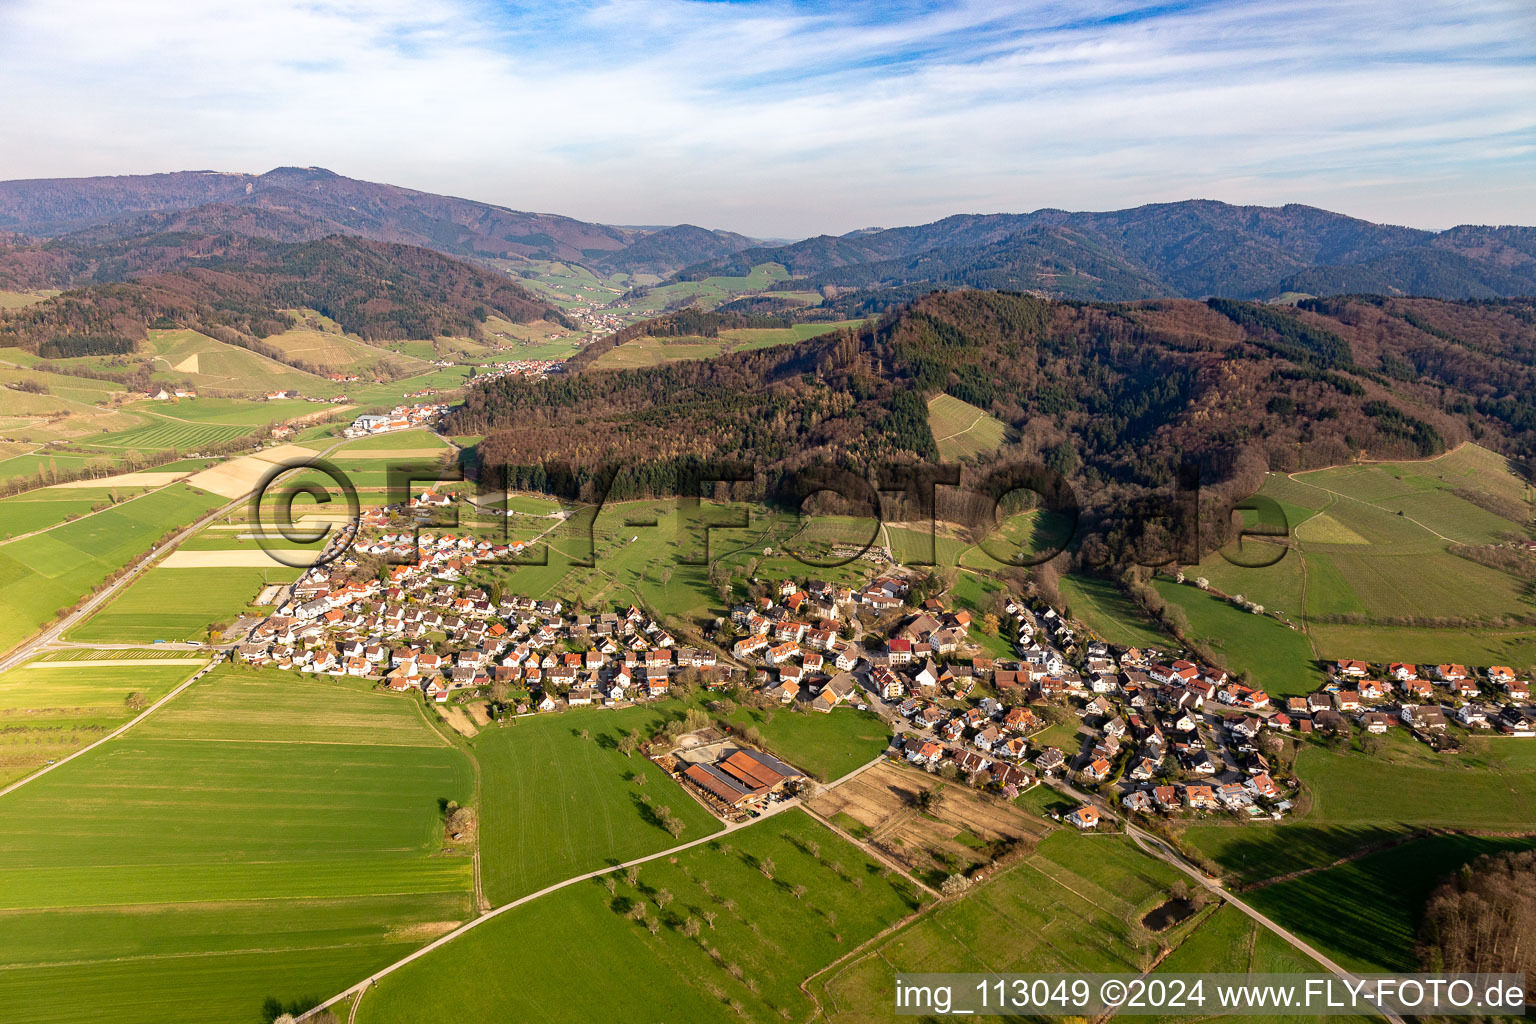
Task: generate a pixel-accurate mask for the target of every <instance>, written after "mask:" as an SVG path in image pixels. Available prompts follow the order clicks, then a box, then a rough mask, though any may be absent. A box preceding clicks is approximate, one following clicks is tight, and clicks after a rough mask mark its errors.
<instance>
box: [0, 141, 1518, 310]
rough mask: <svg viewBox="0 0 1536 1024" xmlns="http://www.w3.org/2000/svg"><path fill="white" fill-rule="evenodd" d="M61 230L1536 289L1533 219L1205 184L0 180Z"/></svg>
mask: <svg viewBox="0 0 1536 1024" xmlns="http://www.w3.org/2000/svg"><path fill="white" fill-rule="evenodd" d="M7 233H17V234H21V235H25V236H30V237H32V238H35V239H51V240H54V241H55V244H56V245H62V246H64V247H76V246H101V245H104V244H111V243H121V242H125V241H132V240H134V239H140V238H148V237H151V236H160V235H166V234H179V233H188V234H194V235H202V236H208V235H218V234H235V235H245V236H251V237H263V238H270V239H273V240H276V241H280V242H308V241H314V240H316V239H319V238H322V237H325V236H328V235H333V234H344V235H356V236H361V237H363V238H367V239H372V240H375V241H382V242H392V243H400V244H406V245H414V246H421V247H424V248H429V249H434V250H436V251H438V252H440V253H444V254H447V255H450V256H457V257H462V258H469V259H475V260H479V261H481V262H497V261H502V260H519V259H556V260H565V261H571V262H578V263H583V264H585V265H587V266H589V267H591V268H593V269H595V270H598V271H602V272H616V271H623V272H629V273H643V274H654V275H657V276H659V277H667V276H668V275H672V276H673V278H674V279H679V280H682V279H699V278H703V277H707V276H711V275H727V276H739V275H742V274H744V273H745V272H746V271H747V270H748V269H750V268H751V267H753V266H755V265H758V264H762V263H770V262H771V263H781V264H783V265H784V266H785V267H786V268H787V269H788V270H789V271H790V274H791V275H792V277H791V279H790V280H789V281H785V282H781V283H779V284H778V285H776V286H775V287H776V288H778V289H782V290H795V291H803V290H806V289H820V290H822V291H823V292H824V294H828V295H837V294H845V293H848V292H861V293H864V292H871V291H875V292H879V291H885V290H889V289H896V291H894V292H892V293H891V295H892V297H893V298H894V297H901V298H903V299H904V298H906V297H910V296H911V295H913V294H915V293H921V292H922V291H923V290H926V289H927V287H928V286H936V287H973V288H985V289H1006V290H1018V291H1030V292H1037V293H1040V294H1042V295H1046V296H1050V297H1053V298H1066V299H1087V300H1097V301H1129V300H1135V299H1146V298H1166V297H1186V298H1203V297H1207V296H1225V297H1233V298H1257V299H1268V298H1274V297H1276V296H1279V295H1282V294H1285V293H1287V292H1303V293H1307V294H1312V295H1331V294H1341V293H1374V294H1382V295H1425V296H1433V297H1440V298H1495V297H1507V296H1515V295H1530V294H1533V293H1536V228H1528V227H1507V226H1506V227H1476V226H1463V227H1456V228H1452V229H1450V230H1448V231H1442V232H1432V231H1423V230H1418V229H1414V228H1404V227H1394V226H1390V225H1382V224H1373V223H1371V222H1370V221H1365V220H1360V219H1358V218H1355V217H1348V216H1344V215H1342V214H1337V213H1330V212H1329V211H1327V210H1320V209H1317V208H1315V207H1310V206H1300V205H1294V204H1293V205H1287V206H1281V207H1262V206H1231V205H1228V204H1226V203H1219V202H1213V201H1208V200H1189V201H1185V202H1178V203H1159V204H1153V205H1149V206H1138V207H1134V208H1132V209H1128V210H1116V211H1110V212H1103V213H1070V212H1067V211H1064V210H1049V209H1047V210H1036V211H1035V212H1033V213H1021V214H986V215H980V214H962V215H957V216H953V217H946V218H944V219H943V220H939V221H935V222H933V223H932V224H923V225H918V226H915V227H901V228H888V229H861V230H859V231H854V232H850V233H848V234H845V235H840V236H832V235H821V236H818V237H816V238H808V239H805V240H803V241H799V242H794V243H791V244H788V245H767V244H761V243H756V242H754V241H753V240H752V239H750V238H747V237H746V236H744V235H740V234H735V233H732V232H728V231H716V230H711V229H707V228H702V227H696V226H693V225H688V224H683V225H677V226H673V227H645V228H636V227H616V226H612V225H605V224H593V223H588V222H585V221H580V220H575V219H573V218H570V217H561V216H557V215H554V214H544V213H526V212H520V211H517V210H510V209H507V208H505V207H501V206H495V205H492V204H489V203H481V202H475V201H473V200H468V199H457V198H452V197H449V196H440V195H433V194H431V193H427V192H418V191H415V190H412V189H406V188H400V187H398V186H394V185H383V184H377V183H374V182H367V181H359V180H357V179H354V178H347V177H343V176H341V175H339V174H335V173H333V172H331V171H327V170H324V169H321V168H313V167H280V168H277V169H276V170H272V171H268V172H267V173H265V174H236V173H223V172H216V171H178V172H175V173H171V174H152V175H136V176H123V177H103V178H57V179H38V180H31V181H10V182H0V237H4V235H5V234H7Z"/></svg>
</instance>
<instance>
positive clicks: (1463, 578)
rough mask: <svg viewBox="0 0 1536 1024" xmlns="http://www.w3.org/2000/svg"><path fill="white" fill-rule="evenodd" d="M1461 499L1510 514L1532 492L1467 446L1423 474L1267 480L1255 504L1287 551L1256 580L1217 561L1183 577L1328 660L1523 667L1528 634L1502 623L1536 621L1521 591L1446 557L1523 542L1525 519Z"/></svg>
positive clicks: (1390, 466) (1422, 465)
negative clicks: (1241, 603)
mask: <svg viewBox="0 0 1536 1024" xmlns="http://www.w3.org/2000/svg"><path fill="white" fill-rule="evenodd" d="M1469 492H1480V493H1481V494H1484V495H1487V496H1489V497H1488V498H1487V499H1479V500H1483V501H1485V503H1487V502H1488V501H1490V500H1491V501H1495V502H1500V503H1502V505H1503V507H1507V508H1509V509H1512V510H1513V509H1518V508H1520V507H1521V506H1520V503H1521V502H1522V501H1524V500H1525V499H1526V497H1527V492H1528V488H1527V485H1526V484H1525V482H1524V480H1523V479H1522V478H1520V477H1519V476H1518V475H1517V474H1516V473H1515V472H1514V471H1513V469H1512V468H1511V467H1510V465H1509V464H1508V463H1507V462H1506V461H1505V460H1504V459H1503V457H1502V456H1499V455H1496V454H1495V453H1493V452H1490V451H1488V450H1487V449H1484V448H1479V447H1478V446H1476V445H1471V444H1468V445H1463V446H1462V447H1460V448H1457V449H1456V450H1455V451H1453V452H1450V453H1448V454H1446V455H1443V456H1441V457H1439V458H1437V459H1431V460H1427V461H1425V462H1406V463H1368V464H1363V465H1357V466H1343V467H1337V468H1333V469H1325V470H1316V471H1313V472H1308V473H1298V474H1295V476H1294V477H1287V476H1284V475H1281V474H1270V476H1268V477H1267V478H1266V480H1265V483H1264V486H1263V488H1262V489H1261V490H1260V492H1259V493H1260V494H1261V495H1263V496H1266V497H1269V498H1272V499H1274V500H1275V501H1277V502H1279V503H1280V505H1281V508H1282V509H1283V510H1284V511H1285V514H1286V518H1287V520H1288V523H1289V526H1290V533H1291V538H1292V539H1291V541H1290V542H1289V544H1290V547H1291V550H1289V551H1287V552H1286V553H1285V555H1284V557H1283V558H1282V559H1281V560H1280V561H1279V562H1278V563H1276V564H1274V565H1272V566H1268V567H1265V568H1252V569H1250V568H1242V567H1239V566H1234V565H1231V564H1230V563H1229V562H1227V561H1226V560H1224V559H1223V558H1222V557H1221V556H1220V555H1216V554H1213V555H1211V556H1209V557H1208V558H1206V559H1205V560H1204V561H1202V562H1201V564H1200V565H1199V567H1198V568H1191V569H1189V570H1188V572H1189V574H1190V575H1191V576H1195V575H1199V576H1204V577H1206V578H1207V579H1209V580H1210V581H1211V583H1212V585H1213V586H1215V587H1216V588H1217V589H1219V590H1222V591H1224V592H1226V593H1228V594H1243V595H1245V596H1246V597H1248V598H1249V599H1250V600H1254V601H1257V602H1259V603H1260V604H1262V605H1264V606H1265V608H1266V609H1269V610H1272V611H1278V612H1281V613H1283V614H1284V615H1285V616H1286V617H1287V618H1288V619H1290V620H1291V621H1293V622H1296V623H1298V624H1301V625H1303V626H1305V627H1306V628H1307V630H1308V632H1309V633H1310V634H1311V636H1312V639H1313V642H1314V644H1315V646H1316V648H1317V650H1318V652H1319V654H1320V655H1321V656H1322V657H1325V658H1340V657H1350V658H1362V659H1366V660H1373V661H1405V660H1406V661H1418V662H1438V661H1462V662H1471V663H1473V664H1490V663H1498V662H1507V663H1510V664H1515V665H1522V666H1523V665H1528V664H1531V663H1533V661H1536V658H1533V655H1536V649H1533V644H1536V637H1533V636H1532V631H1531V629H1530V627H1529V626H1522V625H1518V624H1516V625H1511V624H1509V623H1508V622H1507V621H1504V620H1506V618H1507V617H1509V616H1530V615H1532V614H1533V612H1536V609H1533V606H1532V600H1531V596H1530V594H1529V585H1528V583H1527V582H1525V581H1522V580H1519V579H1516V578H1514V577H1513V576H1509V575H1507V574H1505V573H1502V572H1499V571H1497V570H1494V569H1490V568H1487V567H1485V566H1483V565H1480V564H1478V563H1476V562H1473V561H1469V560H1467V559H1464V558H1460V557H1457V556H1456V555H1454V554H1452V553H1451V552H1450V550H1449V549H1450V547H1451V545H1452V544H1470V545H1484V544H1496V543H1501V542H1503V541H1504V540H1506V539H1508V538H1510V537H1512V536H1523V535H1524V534H1525V531H1526V529H1527V526H1528V520H1529V514H1528V512H1527V513H1526V514H1525V516H1524V517H1523V518H1521V519H1520V520H1519V521H1516V520H1515V519H1506V518H1503V517H1501V516H1499V515H1496V514H1495V513H1493V512H1491V511H1488V510H1487V509H1486V508H1483V507H1480V506H1479V505H1478V504H1476V503H1474V502H1473V501H1471V500H1468V497H1467V496H1466V495H1467V494H1468V493H1469ZM1524 507H1525V508H1526V509H1527V510H1528V509H1529V505H1526V506H1524ZM1510 514H1511V515H1514V514H1515V513H1514V512H1513V511H1511V513H1510ZM1265 544H1266V542H1263V541H1259V542H1249V546H1251V547H1255V549H1256V550H1257V551H1259V552H1264V551H1270V552H1272V551H1273V550H1274V549H1273V548H1266V547H1265Z"/></svg>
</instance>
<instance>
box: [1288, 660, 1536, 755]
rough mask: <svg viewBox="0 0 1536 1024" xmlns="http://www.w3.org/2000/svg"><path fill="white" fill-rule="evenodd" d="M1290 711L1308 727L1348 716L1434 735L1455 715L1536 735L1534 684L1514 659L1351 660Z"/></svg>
mask: <svg viewBox="0 0 1536 1024" xmlns="http://www.w3.org/2000/svg"><path fill="white" fill-rule="evenodd" d="M1286 710H1287V711H1288V712H1289V713H1290V714H1291V715H1293V716H1294V717H1296V718H1297V719H1298V720H1299V721H1301V722H1302V723H1304V727H1306V728H1308V729H1311V728H1328V729H1334V730H1338V729H1341V728H1343V727H1345V726H1346V725H1347V724H1348V723H1354V725H1355V726H1356V727H1358V728H1360V729H1363V730H1364V731H1365V732H1367V733H1372V734H1377V735H1379V734H1382V733H1385V732H1387V731H1388V730H1389V729H1391V728H1394V727H1397V726H1402V727H1405V728H1407V729H1409V730H1411V731H1412V732H1413V733H1414V735H1416V736H1418V737H1420V738H1423V739H1427V740H1429V741H1431V742H1433V741H1434V737H1435V736H1436V735H1437V734H1443V733H1444V732H1445V731H1446V728H1447V726H1448V725H1449V724H1450V723H1452V722H1454V723H1455V724H1457V725H1460V726H1462V727H1464V728H1467V729H1478V730H1489V731H1498V732H1501V733H1504V734H1505V735H1509V736H1521V737H1536V705H1533V704H1532V703H1531V683H1530V681H1529V680H1527V679H1521V678H1519V676H1518V674H1517V673H1516V672H1515V671H1514V670H1513V669H1512V668H1510V667H1509V666H1507V665H1490V666H1487V667H1485V668H1480V669H1479V668H1468V667H1467V666H1465V665H1457V664H1450V663H1447V664H1443V665H1414V664H1409V663H1407V662H1392V663H1390V664H1387V665H1372V664H1371V663H1369V662H1364V661H1355V660H1352V659H1344V660H1341V661H1338V662H1335V663H1334V664H1333V665H1332V666H1330V673H1329V680H1328V682H1327V683H1326V684H1325V685H1324V686H1323V687H1322V689H1320V690H1318V691H1317V692H1316V693H1311V694H1308V695H1307V696H1305V697H1292V698H1290V699H1289V700H1288V701H1287V702H1286Z"/></svg>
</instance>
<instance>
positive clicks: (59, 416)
mask: <svg viewBox="0 0 1536 1024" xmlns="http://www.w3.org/2000/svg"><path fill="white" fill-rule="evenodd" d="M0 351H3V352H11V351H13V350H11V349H4V350H0ZM7 383H25V384H28V385H39V386H41V387H43V388H44V389H46V390H45V392H43V393H38V392H36V391H30V390H29V391H22V390H18V389H17V388H12V387H3V386H0V432H3V434H4V436H5V437H6V439H7V440H9V441H36V442H42V441H67V440H74V439H78V438H85V437H89V436H90V435H92V434H95V433H99V432H101V431H105V430H122V429H125V428H127V427H131V426H133V425H134V424H135V423H138V422H140V421H139V420H137V419H135V418H134V417H132V416H129V415H126V414H124V413H122V412H119V411H118V410H117V409H116V408H115V407H114V406H113V405H112V401H113V400H114V399H115V398H116V397H117V392H119V391H120V390H121V389H120V388H117V387H116V386H115V385H105V384H104V382H100V381H88V380H85V379H84V378H80V377H68V376H64V375H62V374H52V373H43V372H40V371H37V370H28V369H11V368H5V369H0V385H3V384H7ZM91 384H101V385H103V386H101V387H89V386H83V385H91ZM114 389H115V390H114ZM6 475H14V474H11V473H7V474H6Z"/></svg>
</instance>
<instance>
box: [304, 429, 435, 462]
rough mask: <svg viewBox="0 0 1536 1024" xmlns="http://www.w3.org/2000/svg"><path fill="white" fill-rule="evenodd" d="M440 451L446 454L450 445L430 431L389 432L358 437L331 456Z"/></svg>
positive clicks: (339, 457)
mask: <svg viewBox="0 0 1536 1024" xmlns="http://www.w3.org/2000/svg"><path fill="white" fill-rule="evenodd" d="M427 450H432V451H440V452H442V453H444V454H447V453H448V452H449V451H451V450H452V445H450V444H448V442H447V441H444V440H443V439H442V437H440V436H439V435H437V434H434V433H433V432H432V431H430V430H424V429H420V428H417V429H412V430H391V431H388V432H386V433H383V434H370V435H369V436H367V437H359V438H358V439H357V440H355V441H348V442H347V443H346V444H344V445H342V446H341V447H340V448H338V449H336V451H335V452H334V453H333V456H334V457H335V458H338V459H344V458H347V457H348V456H353V455H356V454H357V453H359V452H385V453H389V452H418V451H427Z"/></svg>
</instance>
